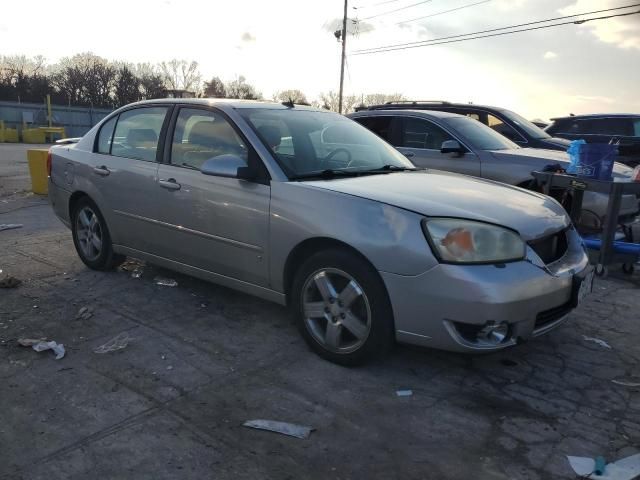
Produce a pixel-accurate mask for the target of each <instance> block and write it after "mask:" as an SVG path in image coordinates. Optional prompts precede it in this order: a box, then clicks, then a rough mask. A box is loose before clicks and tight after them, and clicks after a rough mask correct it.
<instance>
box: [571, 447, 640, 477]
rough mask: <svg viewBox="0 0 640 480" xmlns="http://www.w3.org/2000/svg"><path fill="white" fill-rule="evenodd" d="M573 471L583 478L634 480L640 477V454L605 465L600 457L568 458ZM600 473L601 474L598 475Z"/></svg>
mask: <svg viewBox="0 0 640 480" xmlns="http://www.w3.org/2000/svg"><path fill="white" fill-rule="evenodd" d="M567 459H568V460H569V464H570V465H571V468H572V469H573V471H574V472H575V473H576V474H577V475H579V476H581V477H588V478H593V479H599V480H633V479H634V478H636V477H638V476H640V453H638V454H635V455H631V456H630V457H627V458H623V459H621V460H618V461H616V462H613V463H608V464H607V465H606V466H605V465H604V459H603V458H602V457H598V458H596V459H595V460H594V459H593V458H585V457H567ZM598 472H600V473H598Z"/></svg>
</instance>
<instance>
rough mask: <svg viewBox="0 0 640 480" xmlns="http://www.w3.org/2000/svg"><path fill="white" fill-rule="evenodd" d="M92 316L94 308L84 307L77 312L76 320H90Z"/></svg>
mask: <svg viewBox="0 0 640 480" xmlns="http://www.w3.org/2000/svg"><path fill="white" fill-rule="evenodd" d="M91 317H93V308H91V307H82V308H81V309H80V310H78V313H77V314H76V320H89V319H90V318H91Z"/></svg>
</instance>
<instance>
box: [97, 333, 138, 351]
mask: <svg viewBox="0 0 640 480" xmlns="http://www.w3.org/2000/svg"><path fill="white" fill-rule="evenodd" d="M131 340H133V338H131V337H130V336H129V334H128V333H126V332H123V333H121V334H120V335H118V336H117V337H115V338H112V339H111V340H109V341H108V342H107V343H105V344H103V345H100V346H99V347H98V348H96V349H94V350H93V352H94V353H111V352H115V351H118V350H122V349H123V348H127V346H128V345H129V342H131Z"/></svg>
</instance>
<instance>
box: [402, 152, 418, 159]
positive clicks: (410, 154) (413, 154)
mask: <svg viewBox="0 0 640 480" xmlns="http://www.w3.org/2000/svg"><path fill="white" fill-rule="evenodd" d="M402 154H403V155H404V156H405V157H407V158H411V157H415V155H416V154H415V153H413V152H402Z"/></svg>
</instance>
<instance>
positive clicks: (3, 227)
mask: <svg viewBox="0 0 640 480" xmlns="http://www.w3.org/2000/svg"><path fill="white" fill-rule="evenodd" d="M22 227H23V225H22V224H21V223H0V232H2V231H4V230H13V229H14V228H22Z"/></svg>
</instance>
